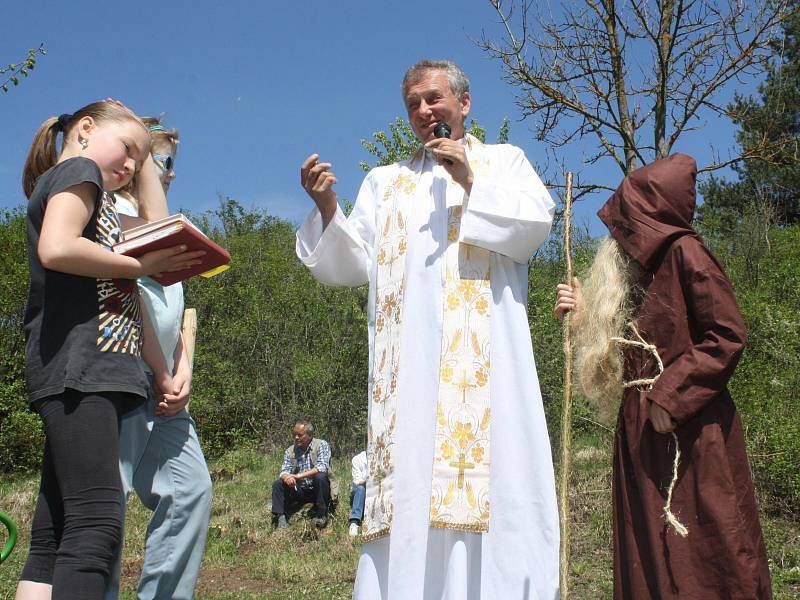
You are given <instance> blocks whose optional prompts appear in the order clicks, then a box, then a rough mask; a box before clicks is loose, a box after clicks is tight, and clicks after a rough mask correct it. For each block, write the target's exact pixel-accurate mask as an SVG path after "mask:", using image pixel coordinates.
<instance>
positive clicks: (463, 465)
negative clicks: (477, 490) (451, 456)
mask: <svg viewBox="0 0 800 600" xmlns="http://www.w3.org/2000/svg"><path fill="white" fill-rule="evenodd" d="M450 466H451V467H454V468H456V469H458V488H459V489H464V470H465V469H474V468H475V464H474V463H468V462H467V455H466V454H465V453H464V452H462V453H460V454H459V455H458V461H457V462H451V463H450Z"/></svg>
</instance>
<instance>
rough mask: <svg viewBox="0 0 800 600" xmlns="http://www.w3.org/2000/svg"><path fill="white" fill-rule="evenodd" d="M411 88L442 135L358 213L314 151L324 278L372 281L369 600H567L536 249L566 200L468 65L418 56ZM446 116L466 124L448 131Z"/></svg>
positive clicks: (309, 249) (313, 244)
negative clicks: (534, 301) (556, 198)
mask: <svg viewBox="0 0 800 600" xmlns="http://www.w3.org/2000/svg"><path fill="white" fill-rule="evenodd" d="M403 99H404V101H405V105H406V109H407V111H408V118H409V121H410V123H411V126H412V128H413V129H414V132H415V134H416V135H417V137H418V138H419V140H420V141H421V142H422V143H423V144H424V147H423V148H421V149H420V151H418V152H417V154H416V155H415V156H414V157H413V158H412V159H410V160H408V161H403V162H401V163H397V164H393V165H389V166H386V167H378V168H375V169H373V170H372V171H370V172H369V174H368V175H367V177H366V178H365V180H364V182H363V184H362V186H361V189H360V191H359V194H358V198H357V200H356V204H355V207H354V209H353V212H352V214H351V215H350V216H349V217H345V216H344V213H343V212H342V210H341V208H340V207H339V205H338V203H337V200H336V194H335V192H334V191H333V189H332V186H333V184H334V183H336V177H335V175H334V174H333V173H332V172H331V164H330V163H325V162H321V161H320V159H319V157H318V156H317V155H311V156H310V157H309V158H308V159H307V160H306V161H305V162H304V163H303V166H302V167H301V180H302V184H303V187H304V188H305V189H306V191H307V192H308V193H309V195H310V196H311V197H312V199H313V200H314V202H315V204H316V208H314V210H313V211H312V212H311V214H310V215H309V216H308V218H307V220H306V221H305V223H304V224H303V225H302V227H301V228H300V230H299V231H298V232H297V254H298V256H299V258H300V259H301V261H302V262H303V263H304V264H305V265H306V266H307V267H308V268H309V269H310V270H311V272H312V274H313V275H314V277H316V278H317V279H318V280H319V281H321V282H322V283H325V284H328V285H338V286H358V285H363V284H366V283H369V286H370V288H369V302H368V312H369V318H368V324H369V349H370V374H369V403H370V406H369V419H370V423H369V431H368V448H367V454H368V461H369V472H370V479H369V480H368V483H367V505H366V512H365V516H364V524H363V534H364V539H365V541H364V544H363V547H362V554H361V557H360V559H359V563H358V572H357V575H356V582H355V589H354V592H353V598H355V599H358V600H377V599H381V600H404V599H408V600H420V599H424V600H428V599H431V600H445V599H446V600H471V599H478V598H482V599H494V598H497V599H501V598H502V599H503V600H554V599H556V598H558V594H559V592H558V544H559V530H558V514H557V506H556V495H555V484H554V477H553V466H552V459H551V455H550V445H549V439H548V433H547V428H546V424H545V419H544V412H543V408H542V399H541V394H540V390H539V383H538V378H537V375H536V367H535V364H534V359H533V350H532V346H531V337H530V329H529V326H528V319H527V310H526V302H527V288H528V286H527V275H528V274H527V271H528V259H529V258H530V256H531V254H532V253H533V252H534V251H535V250H536V249H537V248H538V247H539V246H540V245H541V244H542V243H543V242H544V241H545V239H546V238H547V235H548V233H549V230H550V225H551V221H552V215H553V209H554V204H553V202H552V199H551V198H550V195H549V193H548V192H547V190H546V189H545V187H544V185H543V184H542V182H541V180H540V179H539V177H538V176H537V175H536V173H535V172H534V170H533V168H532V167H531V165H530V163H529V162H528V161H527V159H526V158H525V156H524V154H523V152H522V151H521V150H520V149H519V148H516V147H514V146H510V145H486V144H482V143H481V142H479V141H478V140H476V139H475V138H473V137H472V136H469V135H466V136H465V133H464V119H465V118H466V116H467V114H468V113H469V109H470V94H469V81H468V80H467V79H466V77H465V76H464V74H463V72H462V71H461V69H460V68H459V67H458V66H456V65H455V64H453V63H450V62H448V61H422V62H420V63H417V64H416V65H414V66H413V67H411V68H410V69H409V71H408V72H407V73H406V76H405V78H404V80H403ZM439 122H446V123H447V124H448V125H449V126H450V128H451V130H452V132H451V136H450V138H449V139H448V138H444V137H442V138H437V137H435V135H434V129H435V126H436V124H437V123H439ZM481 261H483V262H481ZM482 286H483V287H482ZM462 292H463V293H462ZM453 351H455V352H456V354H458V352H461V355H460V357H459V356H455V355H453V354H452V352H453ZM454 356H455V357H454Z"/></svg>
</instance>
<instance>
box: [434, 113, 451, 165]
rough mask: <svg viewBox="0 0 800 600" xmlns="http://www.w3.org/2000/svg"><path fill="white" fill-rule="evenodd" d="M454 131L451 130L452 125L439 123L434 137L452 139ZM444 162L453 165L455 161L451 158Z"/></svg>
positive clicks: (444, 159) (443, 160)
mask: <svg viewBox="0 0 800 600" xmlns="http://www.w3.org/2000/svg"><path fill="white" fill-rule="evenodd" d="M451 132H452V130H451V129H450V125H448V124H447V123H445V122H444V121H439V122H438V123H436V127H434V128H433V136H434V137H437V138H447V139H448V140H449V139H450V133H451ZM442 162H443V163H445V164H447V165H452V164H453V161H452V160H450V159H449V158H443V159H442Z"/></svg>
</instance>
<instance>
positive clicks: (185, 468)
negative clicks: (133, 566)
mask: <svg viewBox="0 0 800 600" xmlns="http://www.w3.org/2000/svg"><path fill="white" fill-rule="evenodd" d="M154 410H155V399H154V397H153V394H152V390H151V392H150V397H149V398H148V399H147V402H146V403H145V404H144V405H143V406H142V407H140V408H138V409H136V410H135V411H132V412H130V413H128V414H126V415H125V416H124V418H123V419H122V421H121V424H120V436H119V465H120V477H121V479H122V493H123V495H124V500H127V498H128V496H129V494H130V492H131V491H132V490H133V491H135V492H136V495H137V496H138V497H139V499H140V500H141V501H142V504H144V505H145V506H146V507H147V508H149V509H150V510H151V511H153V515H152V516H151V517H150V523H149V524H148V526H147V534H146V535H147V537H146V541H145V551H144V564H143V565H142V575H141V578H140V579H139V588H138V596H139V598H140V600H150V599H156V598H158V599H162V598H171V599H174V600H179V599H184V598H185V599H189V598H191V597H192V595H193V593H194V586H195V583H196V582H197V577H198V575H199V573H200V563H201V562H202V560H203V551H204V550H205V545H206V534H207V532H208V521H209V518H210V516H211V477H210V476H209V474H208V467H207V466H206V461H205V458H204V457H203V451H202V450H201V448H200V442H199V440H198V439H197V432H196V431H195V424H194V420H193V419H192V418H191V417H190V416H189V413H188V412H186V411H185V410H182V411H181V412H179V413H178V414H177V415H175V416H173V417H156V416H155V415H154ZM124 500H123V503H122V506H123V511H124V508H125V501H124ZM123 518H124V515H123ZM121 556H122V547H121V545H120V548H119V551H118V553H117V557H116V560H115V564H114V568H113V569H112V573H111V581H110V583H109V589H108V591H107V592H106V600H115V599H116V598H117V595H118V594H119V573H120V562H121Z"/></svg>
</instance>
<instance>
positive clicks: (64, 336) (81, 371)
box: [24, 157, 147, 402]
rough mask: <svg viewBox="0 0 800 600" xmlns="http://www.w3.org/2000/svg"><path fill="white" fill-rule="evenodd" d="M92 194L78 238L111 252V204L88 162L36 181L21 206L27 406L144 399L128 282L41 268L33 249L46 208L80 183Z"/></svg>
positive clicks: (115, 230)
mask: <svg viewBox="0 0 800 600" xmlns="http://www.w3.org/2000/svg"><path fill="white" fill-rule="evenodd" d="M84 182H90V183H93V184H94V185H95V186H96V187H97V196H96V198H95V208H94V212H93V213H92V216H91V218H90V219H89V222H88V223H87V225H86V228H85V229H84V230H83V233H82V235H83V237H85V238H86V239H88V240H91V241H93V242H94V243H96V244H98V245H100V246H101V247H103V248H104V249H106V250H108V251H109V252H111V246H112V245H113V244H114V243H115V242H118V241H119V239H120V232H121V230H120V225H119V217H118V216H117V211H116V209H115V208H114V200H113V197H112V196H111V195H110V194H108V193H106V192H104V191H103V180H102V177H101V175H100V169H99V168H98V167H97V165H96V164H95V163H94V162H93V161H91V160H89V159H88V158H82V157H76V158H70V159H68V160H65V161H64V162H61V163H58V164H57V165H55V166H54V167H52V168H51V169H50V170H48V171H47V172H45V173H44V174H43V175H42V176H41V177H39V179H38V181H37V182H36V188H35V189H34V190H33V194H31V198H30V200H29V201H28V264H29V266H30V278H31V284H30V291H29V292H28V305H27V307H26V309H25V324H24V328H25V338H26V342H27V343H26V347H25V381H26V387H27V391H28V401H29V402H33V401H35V400H39V399H41V398H46V397H47V396H53V395H55V394H60V393H62V392H63V391H64V390H65V389H67V388H71V389H74V390H78V391H81V392H130V393H133V394H137V395H139V396H142V397H143V398H144V397H146V390H147V380H146V378H145V375H144V371H143V369H142V363H141V359H140V358H139V357H140V356H141V348H140V344H141V337H142V334H141V327H142V321H141V315H140V307H139V291H138V288H137V286H136V281H135V280H132V279H96V278H93V277H82V276H80V275H70V274H68V273H61V272H59V271H52V270H50V269H45V268H44V267H43V266H42V263H41V262H39V255H38V252H37V248H38V246H39V234H40V232H41V230H42V221H43V219H44V211H45V207H46V206H47V202H48V201H49V200H50V198H51V197H53V196H54V195H55V194H57V193H59V192H63V191H64V190H66V189H68V188H70V187H72V186H75V185H78V184H81V183H84Z"/></svg>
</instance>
